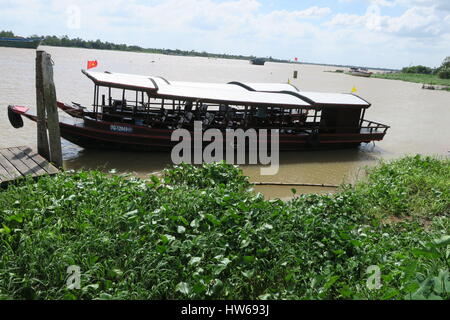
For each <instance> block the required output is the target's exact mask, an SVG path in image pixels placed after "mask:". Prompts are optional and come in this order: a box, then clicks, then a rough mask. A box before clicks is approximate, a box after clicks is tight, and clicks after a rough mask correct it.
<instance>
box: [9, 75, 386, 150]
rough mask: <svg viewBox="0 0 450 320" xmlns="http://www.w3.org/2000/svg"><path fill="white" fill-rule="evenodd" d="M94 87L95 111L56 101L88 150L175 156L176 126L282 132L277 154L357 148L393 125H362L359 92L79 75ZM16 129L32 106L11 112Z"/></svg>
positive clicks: (74, 138) (70, 136)
mask: <svg viewBox="0 0 450 320" xmlns="http://www.w3.org/2000/svg"><path fill="white" fill-rule="evenodd" d="M82 72H83V73H84V74H85V75H86V76H87V77H88V78H89V79H91V80H92V81H93V82H94V102H93V106H92V108H89V109H88V108H86V107H83V106H81V105H80V104H76V103H72V104H65V103H62V102H58V107H59V108H60V109H61V110H63V111H64V112H66V113H67V114H68V115H69V116H70V117H69V119H61V120H60V129H61V135H62V137H63V138H65V139H67V140H69V141H70V142H73V143H75V144H77V145H79V146H81V147H85V148H119V149H131V150H144V151H153V150H171V149H172V148H173V146H174V145H176V144H177V143H178V141H177V142H175V141H171V135H172V133H173V132H174V130H176V129H178V128H185V129H187V130H189V131H190V132H193V130H194V129H193V128H194V121H201V122H202V125H203V130H207V129H210V128H215V129H219V130H220V131H221V132H222V133H223V135H224V137H225V133H226V131H227V130H228V129H239V128H240V129H243V130H247V129H256V130H258V129H278V130H279V132H280V135H279V139H280V145H279V148H280V150H303V149H322V148H347V147H357V146H359V145H360V143H363V142H365V143H368V142H371V141H380V140H382V139H383V138H384V136H385V134H386V131H387V130H388V128H389V127H388V126H386V125H383V124H380V123H377V122H374V121H369V120H366V119H365V113H366V110H367V109H368V108H369V107H370V103H369V102H367V101H365V100H364V99H362V98H360V97H359V96H356V95H354V94H340V93H319V92H303V91H299V90H298V89H297V88H295V87H294V86H292V85H290V84H273V83H244V82H230V83H227V84H217V83H216V84H214V83H195V82H177V81H168V80H166V79H164V78H161V77H150V76H138V75H127V74H120V73H110V72H108V73H100V72H93V71H85V70H83V71H82ZM8 113H9V114H8V115H9V119H10V121H11V123H12V124H13V126H14V127H21V126H22V125H23V122H22V120H21V116H24V117H26V118H28V119H31V120H33V121H36V120H37V117H36V115H34V114H33V113H32V112H31V110H30V108H28V107H21V106H9V108H8Z"/></svg>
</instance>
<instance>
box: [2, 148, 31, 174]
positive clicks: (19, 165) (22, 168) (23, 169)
mask: <svg viewBox="0 0 450 320" xmlns="http://www.w3.org/2000/svg"><path fill="white" fill-rule="evenodd" d="M0 153H1V154H2V155H3V156H4V157H5V158H6V159H7V160H8V161H9V163H11V164H12V165H13V166H14V167H15V168H16V169H17V171H19V172H20V174H21V175H22V176H26V175H30V174H31V175H33V171H32V170H30V168H28V167H27V166H26V165H25V164H24V163H23V162H22V161H21V160H20V159H19V158H18V157H17V155H15V154H14V153H12V152H11V150H9V149H0Z"/></svg>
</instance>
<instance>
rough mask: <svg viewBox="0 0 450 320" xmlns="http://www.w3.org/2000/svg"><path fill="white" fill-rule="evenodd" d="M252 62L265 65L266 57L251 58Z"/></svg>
mask: <svg viewBox="0 0 450 320" xmlns="http://www.w3.org/2000/svg"><path fill="white" fill-rule="evenodd" d="M250 63H251V64H254V65H257V66H263V65H264V64H265V63H266V59H264V58H255V59H251V60H250Z"/></svg>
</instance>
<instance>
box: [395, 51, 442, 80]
mask: <svg viewBox="0 0 450 320" xmlns="http://www.w3.org/2000/svg"><path fill="white" fill-rule="evenodd" d="M402 72H403V73H419V74H435V75H437V76H438V77H439V78H441V79H450V56H449V57H447V58H445V59H444V61H442V65H441V66H440V67H439V68H429V67H425V66H421V65H419V66H411V67H406V68H403V69H402Z"/></svg>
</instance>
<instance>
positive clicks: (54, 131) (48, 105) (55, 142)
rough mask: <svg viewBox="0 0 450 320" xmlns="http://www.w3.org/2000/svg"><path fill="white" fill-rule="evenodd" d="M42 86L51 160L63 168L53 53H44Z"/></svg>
mask: <svg viewBox="0 0 450 320" xmlns="http://www.w3.org/2000/svg"><path fill="white" fill-rule="evenodd" d="M42 87H43V89H44V91H43V93H44V104H45V110H46V112H47V128H48V138H49V143H50V160H51V162H52V163H54V164H55V165H56V167H58V168H61V167H62V165H63V160H62V148H61V133H60V128H59V117H58V107H57V105H56V89H55V84H54V82H53V63H52V59H51V55H50V54H48V53H46V52H44V53H43V55H42Z"/></svg>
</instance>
